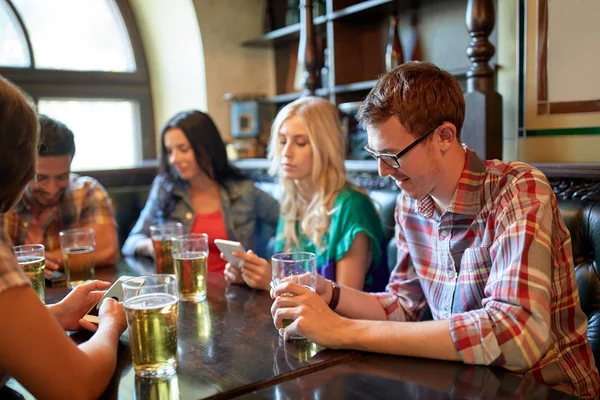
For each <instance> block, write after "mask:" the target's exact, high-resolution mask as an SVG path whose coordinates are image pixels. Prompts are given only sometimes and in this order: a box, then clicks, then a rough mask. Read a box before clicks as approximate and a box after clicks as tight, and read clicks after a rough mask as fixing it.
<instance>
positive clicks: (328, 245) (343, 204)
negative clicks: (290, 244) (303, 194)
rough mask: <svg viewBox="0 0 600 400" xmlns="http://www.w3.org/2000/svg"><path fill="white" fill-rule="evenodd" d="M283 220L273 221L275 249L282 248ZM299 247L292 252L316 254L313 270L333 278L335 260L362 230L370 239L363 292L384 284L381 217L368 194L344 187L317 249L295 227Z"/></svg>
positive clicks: (386, 275)
mask: <svg viewBox="0 0 600 400" xmlns="http://www.w3.org/2000/svg"><path fill="white" fill-rule="evenodd" d="M283 223H284V220H283V218H282V217H281V216H280V217H279V222H278V224H277V233H276V236H275V237H276V241H275V252H281V251H283V247H284V240H283V237H282V235H283ZM297 230H298V240H299V242H300V246H299V247H300V248H293V249H291V250H292V251H309V252H312V253H315V254H316V255H317V270H318V272H319V274H321V275H322V276H324V277H325V278H327V279H331V280H334V281H335V279H336V276H335V273H336V266H335V265H336V262H338V261H339V260H341V259H342V258H344V256H345V255H346V253H347V252H348V250H349V249H350V246H352V242H353V241H354V237H355V236H356V234H357V233H359V232H363V233H364V234H365V235H367V237H368V238H369V240H370V244H371V246H370V248H371V263H370V265H369V269H368V271H367V276H366V277H365V285H364V288H363V290H365V291H370V292H373V291H381V290H383V289H384V288H385V285H386V284H387V283H388V278H389V272H388V269H387V257H386V251H385V248H386V240H385V235H384V233H383V228H382V226H381V220H380V218H379V215H378V214H377V211H376V210H375V206H374V205H373V202H372V201H371V199H370V198H369V196H367V195H365V194H364V193H361V192H359V191H357V190H355V189H353V188H352V187H350V186H346V187H344V188H343V189H342V190H340V192H339V193H338V195H337V196H336V198H335V201H334V203H333V214H332V216H331V223H330V225H329V229H328V231H327V232H326V233H325V234H324V235H323V247H322V248H320V249H319V250H317V249H316V246H315V244H314V243H312V241H311V240H310V239H308V238H307V237H306V236H305V235H304V234H303V233H302V232H300V229H299V226H298V225H297Z"/></svg>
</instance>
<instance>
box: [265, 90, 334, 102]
mask: <svg viewBox="0 0 600 400" xmlns="http://www.w3.org/2000/svg"><path fill="white" fill-rule="evenodd" d="M301 95H302V93H301V92H293V93H282V94H278V95H276V96H273V97H267V98H266V99H265V100H263V101H264V102H265V103H276V104H280V103H290V102H292V101H294V100H296V99H299V98H300V96H301ZM316 95H317V96H321V97H325V96H327V95H329V90H327V89H321V88H319V89H317V93H316Z"/></svg>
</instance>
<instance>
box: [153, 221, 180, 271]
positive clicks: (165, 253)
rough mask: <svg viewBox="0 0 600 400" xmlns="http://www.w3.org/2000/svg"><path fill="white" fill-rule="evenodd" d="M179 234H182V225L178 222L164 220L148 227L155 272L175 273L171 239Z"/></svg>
mask: <svg viewBox="0 0 600 400" xmlns="http://www.w3.org/2000/svg"><path fill="white" fill-rule="evenodd" d="M181 235H183V225H182V224H181V223H179V222H166V223H164V224H158V225H152V226H151V227H150V238H151V239H152V245H153V246H154V254H155V256H154V263H155V264H156V273H157V274H174V273H175V267H174V265H173V253H172V244H171V239H173V238H174V237H176V236H181Z"/></svg>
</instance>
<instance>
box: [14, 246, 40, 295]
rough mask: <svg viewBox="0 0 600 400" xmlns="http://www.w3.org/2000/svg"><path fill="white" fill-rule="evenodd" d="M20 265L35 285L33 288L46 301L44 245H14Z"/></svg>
mask: <svg viewBox="0 0 600 400" xmlns="http://www.w3.org/2000/svg"><path fill="white" fill-rule="evenodd" d="M13 251H14V252H15V256H16V257H17V261H18V262H19V266H20V267H21V268H22V269H23V272H25V274H26V275H27V277H28V278H29V280H30V281H31V285H32V286H33V290H35V292H36V293H37V294H38V296H40V300H42V303H45V298H44V290H45V289H46V286H45V284H44V270H45V269H46V254H45V253H44V245H41V244H24V245H22V246H15V247H13Z"/></svg>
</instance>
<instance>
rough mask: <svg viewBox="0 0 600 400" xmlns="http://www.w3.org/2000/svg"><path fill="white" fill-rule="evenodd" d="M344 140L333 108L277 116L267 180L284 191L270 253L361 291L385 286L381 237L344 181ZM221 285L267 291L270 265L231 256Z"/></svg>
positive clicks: (370, 210)
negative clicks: (300, 257) (298, 257)
mask: <svg viewBox="0 0 600 400" xmlns="http://www.w3.org/2000/svg"><path fill="white" fill-rule="evenodd" d="M345 149H346V146H345V139H344V135H343V133H342V130H341V127H340V124H339V119H338V111H337V108H336V106H335V105H333V104H331V103H329V102H328V101H326V100H323V99H320V98H316V97H303V98H301V99H298V100H296V101H294V102H293V103H290V104H288V105H287V106H285V107H284V108H282V109H281V111H280V112H279V113H278V114H277V117H276V118H275V121H274V122H273V126H272V128H271V139H270V144H269V158H270V159H271V160H272V164H271V170H270V173H271V174H273V175H279V183H280V185H281V187H282V189H283V190H282V196H281V209H280V217H279V222H278V225H277V234H276V243H275V248H274V250H275V251H276V252H280V251H310V252H314V253H315V254H316V255H317V268H318V271H319V273H320V274H321V275H322V276H324V277H325V278H327V279H330V280H332V281H335V282H337V283H338V284H341V285H344V286H347V287H351V288H355V289H359V290H365V291H380V290H383V289H384V287H385V285H386V284H387V282H388V277H389V273H388V269H387V262H386V253H385V245H386V243H385V236H384V233H383V229H382V227H381V222H380V219H379V217H378V215H377V212H376V211H375V207H374V205H373V203H372V202H371V200H370V199H369V197H368V196H367V195H366V194H365V193H364V192H362V191H361V190H359V189H357V188H355V187H354V186H352V185H351V184H350V183H349V182H348V181H347V180H346V172H345V168H344V155H345ZM235 255H236V256H237V257H239V258H241V259H243V265H242V267H241V268H239V269H238V268H235V267H231V265H229V264H227V265H226V268H225V278H226V279H227V280H228V281H230V282H233V283H244V282H245V283H246V284H248V285H249V286H251V287H253V288H257V289H265V290H269V284H270V281H271V263H270V261H268V260H265V259H263V258H260V257H258V256H257V255H255V254H254V253H253V252H252V251H248V252H247V253H235Z"/></svg>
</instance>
